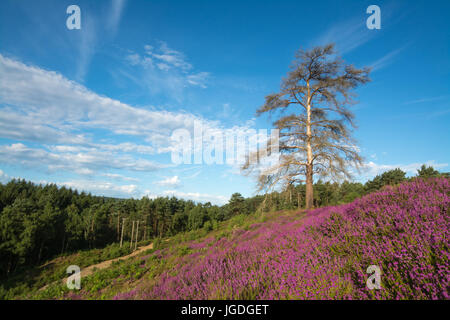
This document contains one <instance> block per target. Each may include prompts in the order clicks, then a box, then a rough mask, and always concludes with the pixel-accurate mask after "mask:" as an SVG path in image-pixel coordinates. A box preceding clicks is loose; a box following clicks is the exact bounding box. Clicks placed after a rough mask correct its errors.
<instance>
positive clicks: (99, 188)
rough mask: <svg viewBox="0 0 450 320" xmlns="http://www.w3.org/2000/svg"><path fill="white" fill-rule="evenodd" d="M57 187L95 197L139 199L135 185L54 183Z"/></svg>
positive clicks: (92, 182) (100, 182)
mask: <svg viewBox="0 0 450 320" xmlns="http://www.w3.org/2000/svg"><path fill="white" fill-rule="evenodd" d="M56 184H57V185H59V186H66V187H68V188H72V189H76V190H78V191H80V192H81V191H85V192H91V193H93V194H96V195H101V196H108V197H131V196H133V197H139V194H140V193H139V189H138V186H137V185H134V184H129V185H117V184H114V183H111V182H105V181H93V180H75V181H66V182H58V183H56Z"/></svg>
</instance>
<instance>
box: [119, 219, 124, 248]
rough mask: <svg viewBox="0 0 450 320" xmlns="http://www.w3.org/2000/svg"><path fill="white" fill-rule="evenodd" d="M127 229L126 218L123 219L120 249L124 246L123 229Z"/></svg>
mask: <svg viewBox="0 0 450 320" xmlns="http://www.w3.org/2000/svg"><path fill="white" fill-rule="evenodd" d="M124 227H125V218H122V233H121V234H120V247H121V248H122V244H123V228H124Z"/></svg>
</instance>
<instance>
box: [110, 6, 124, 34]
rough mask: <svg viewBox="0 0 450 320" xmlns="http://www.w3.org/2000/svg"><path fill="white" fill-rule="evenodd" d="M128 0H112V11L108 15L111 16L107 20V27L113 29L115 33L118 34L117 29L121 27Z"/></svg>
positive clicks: (112, 31)
mask: <svg viewBox="0 0 450 320" xmlns="http://www.w3.org/2000/svg"><path fill="white" fill-rule="evenodd" d="M126 2H127V0H112V3H111V6H110V8H111V9H110V13H109V15H108V17H109V18H108V20H107V21H108V22H107V28H108V29H109V30H111V33H112V34H113V35H115V34H116V32H117V29H118V28H119V25H120V20H121V18H122V13H123V10H124V8H125V5H126Z"/></svg>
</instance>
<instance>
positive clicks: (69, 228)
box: [0, 166, 448, 277]
mask: <svg viewBox="0 0 450 320" xmlns="http://www.w3.org/2000/svg"><path fill="white" fill-rule="evenodd" d="M440 175H446V176H448V173H447V174H441V173H439V172H438V171H436V170H434V169H433V168H431V167H425V166H422V168H421V169H420V170H419V171H418V174H417V177H433V176H440ZM407 179H408V178H406V173H405V172H403V171H402V170H400V169H395V170H390V171H387V172H384V173H383V174H381V175H378V176H376V177H375V178H374V179H372V180H370V181H367V182H366V183H365V184H362V183H354V182H347V181H345V182H343V183H331V182H322V181H318V182H316V183H315V185H314V206H315V207H321V206H328V205H337V204H341V203H347V202H351V201H353V200H354V199H356V198H358V197H361V196H363V195H365V194H368V193H370V192H373V191H376V190H378V189H380V188H382V187H383V186H385V185H395V184H398V183H401V182H403V181H405V180H407ZM305 194H306V186H305V185H304V184H299V185H296V186H289V187H287V188H286V189H285V190H283V191H282V192H273V193H270V194H267V195H257V196H254V197H250V198H244V197H243V196H242V195H241V194H239V193H234V194H233V195H232V196H231V198H230V200H229V202H228V203H227V204H225V205H223V206H217V205H212V204H211V203H209V202H207V203H204V204H202V203H195V202H193V201H191V200H182V199H177V198H175V197H171V198H169V197H160V198H156V199H149V198H148V197H143V198H142V199H115V198H107V197H99V196H93V195H91V194H87V193H85V192H81V193H79V192H78V191H76V190H71V189H68V188H65V187H60V188H59V187H57V186H56V185H55V184H49V185H45V186H42V185H36V184H34V183H32V182H27V181H25V180H11V181H10V182H8V183H6V184H0V277H2V276H7V275H8V274H10V273H11V272H14V271H16V270H17V269H18V268H20V267H23V266H25V267H26V266H29V265H39V264H41V263H42V262H44V261H46V260H48V259H51V258H53V257H55V256H57V255H60V254H63V253H70V252H76V251H78V250H83V249H92V248H101V247H105V246H106V245H108V244H111V243H114V242H119V241H120V237H121V234H122V228H123V230H124V235H123V238H124V240H125V241H129V240H130V239H131V232H132V222H133V221H135V222H137V221H139V223H140V225H139V232H138V233H137V235H138V241H142V240H150V239H154V238H158V237H167V236H171V235H174V234H177V233H180V232H185V231H190V230H196V229H199V228H206V229H208V230H212V229H215V228H216V226H217V224H218V223H219V222H221V221H224V220H227V219H229V218H231V217H232V216H234V215H237V214H250V213H253V212H256V211H257V210H262V211H267V212H268V211H273V210H284V209H297V208H303V207H304V206H305ZM135 235H136V233H135ZM133 239H135V238H133Z"/></svg>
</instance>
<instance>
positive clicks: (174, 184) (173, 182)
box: [157, 176, 181, 188]
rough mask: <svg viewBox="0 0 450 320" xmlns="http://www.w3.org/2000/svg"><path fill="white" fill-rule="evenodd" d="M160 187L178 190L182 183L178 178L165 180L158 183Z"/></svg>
mask: <svg viewBox="0 0 450 320" xmlns="http://www.w3.org/2000/svg"><path fill="white" fill-rule="evenodd" d="M157 184H158V185H160V186H163V187H169V188H178V187H180V186H181V181H180V179H179V178H178V176H173V177H170V178H166V179H163V180H161V181H158V182H157Z"/></svg>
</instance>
